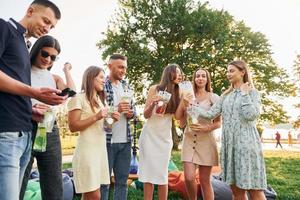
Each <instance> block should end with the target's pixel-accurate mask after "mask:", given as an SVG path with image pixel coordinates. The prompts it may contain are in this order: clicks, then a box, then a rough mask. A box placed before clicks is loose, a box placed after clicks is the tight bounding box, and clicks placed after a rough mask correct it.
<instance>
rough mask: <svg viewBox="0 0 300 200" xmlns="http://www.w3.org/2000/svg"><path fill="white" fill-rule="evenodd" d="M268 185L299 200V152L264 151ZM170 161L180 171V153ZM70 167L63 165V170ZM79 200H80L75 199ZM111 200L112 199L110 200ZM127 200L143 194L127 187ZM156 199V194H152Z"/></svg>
mask: <svg viewBox="0 0 300 200" xmlns="http://www.w3.org/2000/svg"><path fill="white" fill-rule="evenodd" d="M264 156H265V162H266V168H267V179H268V185H270V186H272V187H273V188H274V190H275V191H276V192H277V195H278V198H277V199H278V200H299V199H300V152H290V151H265V152H264ZM172 159H173V161H174V163H175V164H176V165H177V167H178V169H179V170H182V164H181V161H180V152H179V151H173V153H172ZM69 167H71V165H70V164H65V165H64V168H69ZM110 196H112V195H110ZM76 199H80V198H76ZM110 199H112V198H110ZM128 199H129V200H143V192H142V191H140V190H135V189H134V188H131V187H129V190H128ZM154 199H157V194H154ZM168 199H170V200H179V199H181V198H180V196H179V195H178V194H176V193H174V192H170V193H169V197H168Z"/></svg>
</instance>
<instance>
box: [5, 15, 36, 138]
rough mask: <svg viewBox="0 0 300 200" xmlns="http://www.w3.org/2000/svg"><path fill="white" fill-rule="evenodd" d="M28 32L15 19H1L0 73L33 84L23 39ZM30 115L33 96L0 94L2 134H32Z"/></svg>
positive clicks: (27, 53)
mask: <svg viewBox="0 0 300 200" xmlns="http://www.w3.org/2000/svg"><path fill="white" fill-rule="evenodd" d="M25 32H26V29H25V28H24V27H23V26H22V25H21V24H19V23H18V22H16V21H14V20H13V19H10V21H9V22H6V21H4V20H3V19H0V70H1V71H2V72H4V73H5V74H7V75H8V76H10V77H11V78H13V79H16V80H18V81H20V82H22V83H25V84H27V85H30V83H31V81H30V69H31V65H30V60H29V52H28V49H27V46H26V44H25V40H24V33H25ZM0 84H2V83H0ZM0 87H1V86H0ZM31 115H32V108H31V101H30V97H25V96H18V95H12V94H9V93H6V92H1V91H0V133H1V132H18V131H30V130H31V127H32V124H31Z"/></svg>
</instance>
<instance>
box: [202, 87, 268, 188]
mask: <svg viewBox="0 0 300 200" xmlns="http://www.w3.org/2000/svg"><path fill="white" fill-rule="evenodd" d="M260 106H261V102H260V95H259V93H258V91H257V90H255V89H253V90H251V91H250V92H249V94H243V93H242V92H241V91H240V90H239V89H234V90H233V91H231V92H230V93H228V94H226V95H224V96H223V97H222V98H221V99H220V100H219V101H218V102H217V103H216V104H214V105H213V106H212V108H211V109H210V110H209V111H204V110H200V111H199V112H200V113H199V116H200V117H204V118H208V119H213V118H215V117H217V116H218V115H220V114H221V115H222V146H221V158H220V161H221V168H222V173H221V177H222V180H223V181H225V182H226V183H227V184H229V185H236V186H237V187H239V188H241V189H245V190H249V189H257V190H261V189H265V188H266V187H267V181H266V172H265V163H264V158H263V153H262V146H261V140H260V137H259V134H258V131H257V129H256V119H257V118H258V117H259V115H260Z"/></svg>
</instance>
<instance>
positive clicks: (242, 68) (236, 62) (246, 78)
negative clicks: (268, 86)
mask: <svg viewBox="0 0 300 200" xmlns="http://www.w3.org/2000/svg"><path fill="white" fill-rule="evenodd" d="M229 65H233V66H235V67H236V68H237V69H238V70H239V71H244V72H245V74H244V77H243V82H244V83H246V82H248V83H250V85H251V87H252V88H254V85H253V82H252V78H251V76H250V70H249V67H248V65H247V63H246V62H245V61H243V60H234V61H232V62H230V63H228V66H229ZM232 90H233V85H232V84H231V85H230V87H229V88H228V89H227V90H225V92H223V94H222V96H224V95H227V94H228V93H230V92H231V91H232Z"/></svg>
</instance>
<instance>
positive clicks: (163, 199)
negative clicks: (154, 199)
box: [158, 184, 168, 200]
mask: <svg viewBox="0 0 300 200" xmlns="http://www.w3.org/2000/svg"><path fill="white" fill-rule="evenodd" d="M158 199H159V200H167V199H168V184H166V185H158Z"/></svg>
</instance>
